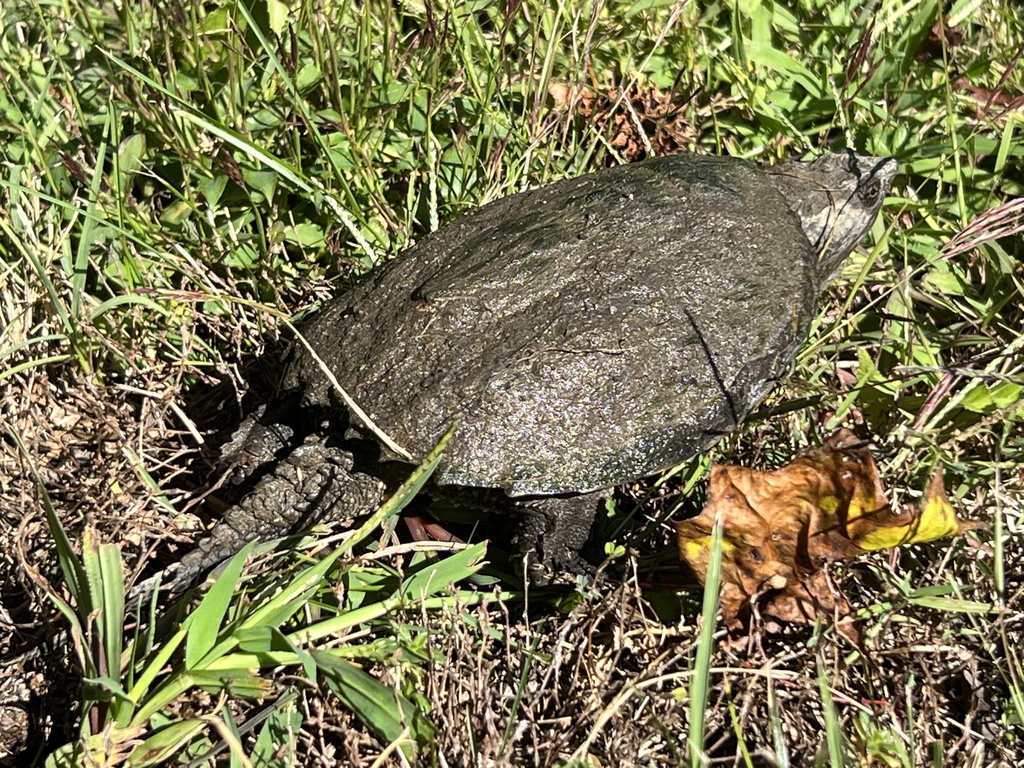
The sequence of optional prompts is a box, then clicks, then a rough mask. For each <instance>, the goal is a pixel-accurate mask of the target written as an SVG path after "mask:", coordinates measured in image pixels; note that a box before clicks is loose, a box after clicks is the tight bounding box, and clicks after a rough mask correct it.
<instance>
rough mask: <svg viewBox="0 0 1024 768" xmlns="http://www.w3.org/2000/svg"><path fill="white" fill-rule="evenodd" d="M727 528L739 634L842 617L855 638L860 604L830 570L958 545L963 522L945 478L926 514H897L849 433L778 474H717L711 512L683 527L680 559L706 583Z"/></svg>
mask: <svg viewBox="0 0 1024 768" xmlns="http://www.w3.org/2000/svg"><path fill="white" fill-rule="evenodd" d="M718 519H721V521H722V575H721V580H722V595H721V605H722V615H723V618H724V619H725V622H726V626H727V627H728V629H729V630H730V632H733V633H737V632H740V631H743V630H745V629H746V628H748V627H749V625H750V620H751V618H752V615H753V614H754V612H758V613H761V614H763V615H766V616H771V617H774V618H777V619H780V620H783V621H789V622H794V623H804V624H806V623H813V622H814V621H816V620H817V619H819V618H823V619H824V618H833V619H834V620H835V621H837V622H838V626H839V629H840V631H842V632H844V633H845V634H847V635H848V636H850V637H851V638H854V639H857V638H858V637H859V630H858V629H857V627H856V625H855V623H854V622H852V621H850V620H849V619H848V618H847V617H848V616H849V613H850V605H849V602H848V601H847V600H846V597H845V596H844V595H843V594H842V592H841V591H840V590H839V589H838V587H835V586H834V585H832V584H831V583H830V581H829V580H828V578H827V576H826V574H825V573H824V572H823V571H822V566H823V565H824V564H825V563H826V562H830V561H836V560H849V559H852V558H854V557H857V556H858V555H860V554H863V553H864V552H869V551H874V550H879V549H887V548H890V547H896V546H900V545H902V544H909V543H914V542H925V541H933V540H935V539H939V538H945V537H948V536H955V535H957V534H958V533H962V532H963V531H965V530H969V529H972V528H978V527H981V525H982V524H981V523H978V522H974V521H961V520H958V519H957V517H956V511H955V510H954V509H953V505H952V504H951V503H950V501H949V498H948V497H947V495H946V491H945V489H944V487H943V483H942V471H941V469H938V470H936V472H935V474H934V475H933V476H932V480H931V483H930V484H929V485H928V490H927V491H926V492H925V496H924V499H923V501H922V504H921V507H920V509H919V510H916V511H914V510H911V511H908V512H904V513H899V514H897V513H896V512H894V511H893V509H892V506H891V505H890V503H889V500H888V499H887V498H886V495H885V491H884V489H883V488H882V481H881V478H880V477H879V475H878V469H877V467H876V466H875V461H874V458H873V457H872V456H871V452H870V451H869V450H868V447H867V444H866V443H865V442H864V441H862V440H860V439H859V438H857V437H856V435H854V434H853V433H852V432H850V431H849V430H846V429H841V430H839V431H838V432H836V433H835V434H833V435H832V436H831V437H830V438H829V439H828V440H827V441H826V442H825V444H824V445H823V446H821V447H820V448H814V449H812V450H809V451H806V452H805V453H803V454H801V455H800V456H798V457H797V458H796V459H795V460H794V461H793V463H791V464H789V465H788V466H785V467H782V468H781V469H778V470H775V471H774V472H762V471H758V470H753V469H747V468H745V467H737V466H729V465H715V466H713V467H712V468H711V478H710V482H709V485H708V501H707V504H706V505H705V507H704V509H703V510H702V511H701V513H700V514H699V515H698V516H697V517H694V518H692V519H690V520H686V521H684V522H682V523H680V524H679V525H678V526H677V536H678V543H679V556H680V558H681V559H682V560H684V561H685V562H686V563H687V564H688V565H689V566H690V568H691V569H692V570H693V571H694V573H695V574H696V576H697V577H698V578H699V579H700V581H701V583H704V581H705V579H706V577H707V570H708V559H709V556H710V544H711V531H712V529H713V528H714V526H715V522H716V520H718Z"/></svg>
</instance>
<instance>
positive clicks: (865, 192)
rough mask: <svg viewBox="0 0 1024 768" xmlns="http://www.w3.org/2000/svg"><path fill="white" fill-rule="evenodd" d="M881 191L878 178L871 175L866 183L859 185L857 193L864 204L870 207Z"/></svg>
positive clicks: (876, 200)
mask: <svg viewBox="0 0 1024 768" xmlns="http://www.w3.org/2000/svg"><path fill="white" fill-rule="evenodd" d="M881 191H882V185H881V184H879V183H878V179H876V178H873V177H872V178H871V179H870V180H868V182H867V183H865V184H861V185H860V188H859V189H858V190H857V194H858V195H859V196H860V199H861V201H862V202H863V203H864V205H866V206H868V207H871V206H873V205H875V203H877V202H878V196H879V195H880V194H881Z"/></svg>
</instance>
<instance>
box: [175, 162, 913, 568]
mask: <svg viewBox="0 0 1024 768" xmlns="http://www.w3.org/2000/svg"><path fill="white" fill-rule="evenodd" d="M896 170H897V162H896V160H895V159H893V158H889V157H882V158H878V157H871V156H867V155H863V154H858V153H856V152H855V151H853V150H843V151H838V152H831V153H827V154H824V155H822V156H820V157H818V158H817V159H815V160H812V161H808V162H804V161H791V162H786V163H782V164H778V165H775V166H770V167H762V166H760V165H758V164H756V163H753V162H750V161H747V160H743V159H738V158H734V157H719V156H701V155H694V154H678V155H673V156H667V157H657V158H653V159H648V160H644V161H641V162H636V163H632V164H628V165H620V166H617V167H614V168H609V169H604V170H600V171H597V172H595V173H591V174H588V175H584V176H581V177H578V178H572V179H566V180H561V181H557V182H555V183H552V184H549V185H547V186H541V187H538V188H535V189H531V190H527V191H523V192H519V193H517V194H513V195H510V196H508V197H504V198H502V199H499V200H496V201H494V202H491V203H489V204H486V205H483V206H481V207H479V208H477V209H475V210H473V211H470V212H469V213H467V214H465V215H463V216H461V217H460V218H457V219H455V220H454V221H452V222H451V223H449V224H447V225H445V226H442V227H441V228H439V229H438V230H437V231H435V232H433V233H432V234H429V235H427V236H426V237H424V238H423V239H422V240H420V241H419V242H418V243H416V244H415V245H413V246H412V247H410V248H409V249H407V250H406V251H404V252H403V253H401V254H400V255H398V256H397V257H396V258H395V259H394V260H392V261H390V262H388V263H387V264H385V265H384V266H382V267H380V268H378V269H376V270H373V271H371V272H370V273H369V275H368V276H367V278H366V279H365V280H364V281H363V282H361V283H360V284H358V285H356V286H355V287H354V288H352V289H350V290H348V291H346V292H344V293H342V294H341V295H339V296H337V297H336V298H334V299H332V300H330V301H329V302H327V303H326V304H325V305H324V306H323V307H322V308H321V310H320V311H319V312H317V313H316V314H315V315H314V316H313V317H312V319H311V320H310V321H309V322H308V323H306V324H305V326H304V328H303V330H302V334H303V336H304V338H305V340H306V343H305V344H298V345H295V347H294V350H293V352H292V353H291V356H290V359H289V360H288V361H287V362H286V363H285V365H284V376H283V389H284V391H285V392H291V393H294V396H295V397H296V398H297V400H296V401H295V403H294V404H293V405H290V406H289V407H288V409H287V410H288V411H289V412H294V411H295V410H296V409H298V410H299V411H302V412H304V413H315V414H317V416H316V417H315V418H312V419H308V421H309V423H310V424H312V427H307V428H305V430H303V429H301V428H296V427H295V426H293V425H286V424H283V422H282V419H281V418H280V416H279V415H278V416H276V417H274V418H271V419H268V418H266V414H263V416H262V417H261V418H257V419H252V420H250V421H249V422H248V423H247V424H244V425H243V429H242V430H240V432H239V433H238V434H237V435H236V437H235V439H234V440H232V441H231V443H230V449H229V450H228V451H227V455H228V456H230V457H232V459H233V460H238V458H239V456H243V455H244V456H247V457H249V458H250V459H251V463H253V464H254V465H258V466H263V467H266V466H270V467H271V469H270V470H269V471H267V472H265V476H264V477H263V478H262V479H261V480H260V482H259V483H258V484H257V485H256V487H255V490H253V492H252V494H251V495H250V497H249V498H248V499H247V500H244V501H243V503H242V504H241V505H240V506H239V507H238V508H236V510H235V511H234V517H232V514H231V513H229V514H228V515H227V518H226V521H225V522H224V523H222V525H221V526H219V529H217V528H215V530H214V536H213V538H212V540H211V542H209V543H207V544H205V545H204V546H201V547H200V549H199V550H197V552H196V553H195V554H193V555H192V556H191V560H190V567H189V568H188V569H185V570H183V571H182V573H181V577H179V578H183V577H186V576H188V575H190V573H194V572H195V571H196V570H198V569H199V568H202V567H206V566H209V565H210V564H211V563H212V562H213V561H215V560H217V559H220V558H223V557H224V556H225V554H230V552H231V551H234V550H237V549H238V548H240V546H241V544H242V542H244V541H245V540H247V539H251V538H269V537H270V536H274V535H279V534H281V533H283V532H285V530H286V529H289V528H293V527H296V526H300V527H301V526H308V525H309V524H311V523H312V522H313V521H315V520H318V519H323V518H325V517H338V516H340V515H348V514H355V513H357V512H361V511H366V510H368V509H371V508H372V507H373V506H374V505H375V504H376V503H378V502H379V501H380V499H381V498H382V497H383V494H384V492H385V490H384V489H385V485H384V483H382V482H381V481H380V480H379V479H377V478H378V477H379V476H380V473H379V472H378V471H377V470H376V469H375V466H380V467H382V466H392V467H393V466H395V464H394V462H395V461H396V460H397V461H400V462H407V461H410V460H411V461H418V460H420V459H422V457H423V456H425V455H426V454H427V453H428V452H429V451H430V450H431V448H432V447H433V446H434V445H435V443H436V442H437V440H438V438H439V437H440V436H441V435H442V433H444V432H445V431H446V429H447V428H448V427H449V426H450V425H452V424H453V423H454V424H455V431H454V435H453V437H452V438H451V440H450V442H449V444H448V446H447V449H446V451H445V453H444V454H443V457H442V459H441V462H440V464H439V465H438V466H437V469H436V471H435V473H434V475H433V478H432V483H433V486H434V487H435V489H438V490H439V491H442V492H443V491H444V489H456V490H460V491H466V489H470V491H471V490H472V489H478V492H484V493H486V494H487V496H488V498H489V499H495V498H496V499H497V500H498V501H497V503H498V504H499V505H501V506H504V507H507V508H508V509H510V510H513V511H515V512H517V513H518V514H519V515H520V516H521V522H520V525H519V532H518V535H517V537H516V540H515V541H514V550H515V562H516V563H517V569H518V570H520V571H521V573H522V574H523V575H524V577H525V578H526V580H527V581H528V582H529V583H531V584H545V583H548V582H550V581H551V580H552V579H555V578H558V577H559V575H560V574H565V573H569V574H578V573H581V572H586V571H587V570H588V569H589V568H590V567H591V566H590V564H589V563H587V562H586V561H585V560H584V558H583V557H582V556H581V554H580V551H581V549H582V547H583V545H584V543H585V542H586V540H587V538H588V536H589V533H590V529H591V525H592V523H593V520H594V516H595V513H596V511H597V510H598V508H599V507H600V506H601V504H602V502H603V500H605V499H606V498H607V497H608V496H609V494H610V493H612V491H613V489H614V488H615V487H617V486H621V485H623V484H625V483H629V482H632V481H635V480H638V479H641V478H645V477H648V476H651V475H654V474H657V473H659V472H661V471H663V470H665V469H667V468H670V467H672V466H674V465H677V464H679V463H681V462H683V461H685V460H686V459H689V458H690V457H692V456H694V455H695V454H697V453H699V452H701V451H703V450H706V449H707V448H708V447H710V446H711V445H712V444H713V443H715V442H716V441H717V440H719V439H720V438H721V437H722V436H723V435H726V434H728V433H729V432H730V431H732V430H733V429H735V428H736V426H737V425H739V424H740V423H742V421H743V419H744V418H745V417H746V416H747V415H748V414H749V413H750V411H751V410H752V409H753V408H754V407H755V405H756V404H757V403H759V402H760V401H761V400H762V398H763V397H764V396H765V395H766V394H767V393H768V392H769V391H770V390H771V389H772V387H773V386H774V385H775V384H776V382H778V381H779V379H780V378H781V377H783V376H784V375H785V373H786V371H787V369H788V368H789V367H790V366H791V365H792V362H793V360H794V357H795V354H796V350H797V348H798V346H799V345H800V343H801V342H802V341H803V339H804V338H805V335H806V333H807V330H808V326H809V324H810V321H811V319H812V318H813V316H814V314H815V311H816V307H817V304H818V300H819V297H820V295H821V294H822V292H823V290H824V288H825V287H826V286H827V285H828V283H829V282H830V281H831V280H832V279H833V278H834V277H835V276H836V274H837V272H838V271H839V270H840V269H841V267H842V264H843V263H844V261H845V259H846V257H847V256H848V255H849V254H850V252H851V251H852V250H853V248H854V247H855V246H856V245H857V244H858V242H859V241H860V240H861V239H862V237H863V236H864V234H865V233H866V232H867V230H868V229H869V228H870V226H871V225H872V223H873V222H874V221H875V219H876V217H877V214H878V212H879V209H880V207H881V205H882V202H883V199H884V197H885V195H886V193H887V192H888V190H889V188H890V186H891V184H892V181H893V179H894V176H895V174H896ZM339 390H344V392H346V393H347V394H348V397H349V398H351V400H352V401H354V402H355V403H356V404H358V406H359V408H360V409H361V415H358V416H357V415H354V412H353V411H351V409H350V408H349V405H348V404H346V401H345V400H343V399H342V398H341V396H340V394H339ZM371 427H372V428H371ZM381 434H384V435H386V436H388V437H389V438H390V440H388V441H387V442H388V443H390V444H391V446H392V448H389V447H388V446H387V445H386V444H383V443H382V442H381V440H380V439H379V437H378V436H379V435H381ZM392 441H393V442H392ZM357 444H358V445H361V446H362V448H360V449H358V450H356V449H354V448H352V447H351V446H353V445H357ZM367 445H369V446H370V447H371V449H370V451H369V453H370V454H372V455H371V456H370V458H366V457H367V453H368V452H367V450H366V446H367ZM374 446H379V447H378V448H377V450H376V451H374V450H373V447H374ZM394 446H400V449H401V450H402V453H401V454H399V452H398V450H399V449H397V448H394ZM254 456H255V459H253V458H252V457H254ZM282 457H283V461H281V458H282ZM218 530H219V538H218Z"/></svg>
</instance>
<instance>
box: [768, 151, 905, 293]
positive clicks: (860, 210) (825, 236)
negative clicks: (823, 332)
mask: <svg viewBox="0 0 1024 768" xmlns="http://www.w3.org/2000/svg"><path fill="white" fill-rule="evenodd" d="M896 167H897V166H896V160H895V158H892V157H882V158H879V157H870V156H868V155H858V154H857V153H856V152H854V151H853V150H850V149H846V150H843V151H842V152H832V153H829V154H827V155H822V156H821V157H819V158H818V159H817V160H814V161H812V162H809V163H802V162H792V163H784V164H782V165H776V166H773V167H772V168H769V169H767V170H768V174H769V175H770V176H771V179H772V181H773V182H774V184H775V186H776V187H777V188H778V189H779V191H780V192H781V193H782V196H783V197H784V198H785V199H786V203H787V204H788V205H789V207H790V209H791V210H792V211H793V212H794V213H795V214H796V215H797V216H798V217H799V218H800V223H801V225H802V226H803V230H804V234H806V235H807V239H808V240H810V241H811V244H812V245H813V246H814V248H815V250H816V251H817V253H818V277H819V279H820V280H821V284H822V286H824V285H827V284H828V283H829V282H830V281H831V280H832V279H833V278H834V277H835V276H836V274H837V273H838V272H839V269H840V268H841V267H842V265H843V262H844V261H845V260H846V257H847V256H849V255H850V252H851V251H852V250H853V248H854V246H856V245H857V243H858V242H860V239H861V238H862V237H863V236H864V233H865V232H867V231H868V228H869V227H870V226H871V224H872V223H873V222H874V220H875V217H876V216H877V215H878V209H879V208H881V207H882V200H883V199H885V195H886V193H887V192H888V191H889V187H890V185H891V184H892V180H893V177H895V175H896Z"/></svg>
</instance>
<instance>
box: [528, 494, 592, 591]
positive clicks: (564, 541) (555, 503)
mask: <svg viewBox="0 0 1024 768" xmlns="http://www.w3.org/2000/svg"><path fill="white" fill-rule="evenodd" d="M603 501H604V496H603V495H602V494H600V493H586V494H582V495H579V496H565V497H560V496H549V497H545V498H539V499H520V500H516V501H515V502H514V504H515V506H516V508H517V509H518V510H519V511H520V512H521V514H522V515H523V520H522V522H521V523H520V525H519V532H518V534H517V535H516V538H515V539H514V541H513V544H514V545H515V547H514V550H513V552H514V554H515V557H516V570H518V571H520V573H521V575H522V576H523V578H524V579H525V580H526V581H527V582H528V583H529V584H531V585H532V586H544V585H546V584H550V583H551V582H552V581H556V580H558V579H559V578H560V577H563V576H564V575H566V574H568V575H570V576H572V577H575V576H579V575H581V574H591V573H593V572H594V566H593V565H591V564H590V563H588V562H587V561H586V560H585V559H584V558H583V556H582V555H581V554H580V550H581V549H583V545H584V544H586V543H587V539H588V538H589V537H590V528H591V526H592V525H593V523H594V517H595V516H596V515H597V510H598V507H599V506H600V505H601V503H602V502H603Z"/></svg>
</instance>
